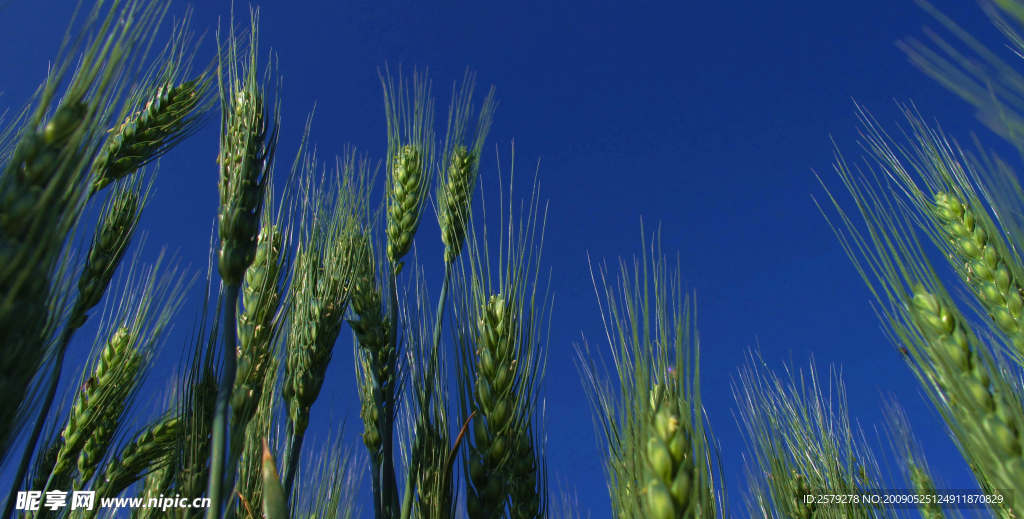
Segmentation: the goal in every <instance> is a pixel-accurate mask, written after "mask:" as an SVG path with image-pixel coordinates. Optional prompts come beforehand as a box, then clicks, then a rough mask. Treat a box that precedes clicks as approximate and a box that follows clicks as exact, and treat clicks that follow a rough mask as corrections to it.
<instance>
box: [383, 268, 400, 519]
mask: <svg viewBox="0 0 1024 519" xmlns="http://www.w3.org/2000/svg"><path fill="white" fill-rule="evenodd" d="M399 270H401V266H400V264H398V263H392V268H391V276H390V277H391V323H392V324H391V326H392V327H393V329H394V330H395V331H394V332H393V333H392V334H391V351H393V352H396V351H398V271H399ZM381 397H382V398H383V400H384V402H383V403H384V431H383V432H384V435H383V437H382V438H381V442H382V444H381V464H380V478H381V486H380V488H381V502H382V505H386V506H382V509H383V510H384V511H385V512H387V516H388V517H393V516H394V513H395V512H397V511H398V481H397V480H396V479H395V462H394V459H393V458H394V436H395V431H394V429H395V412H394V407H395V395H394V388H392V391H389V392H388V393H387V394H382V395H381Z"/></svg>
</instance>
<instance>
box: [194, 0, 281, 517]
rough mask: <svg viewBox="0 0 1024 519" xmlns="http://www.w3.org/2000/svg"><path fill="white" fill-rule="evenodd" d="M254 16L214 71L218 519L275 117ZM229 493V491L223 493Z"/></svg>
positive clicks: (213, 493) (214, 495)
mask: <svg viewBox="0 0 1024 519" xmlns="http://www.w3.org/2000/svg"><path fill="white" fill-rule="evenodd" d="M258 24H259V13H258V11H253V12H252V13H251V16H250V25H251V32H250V36H249V55H248V59H247V60H246V63H245V64H244V65H243V66H242V68H241V70H239V61H238V55H237V52H238V43H237V41H236V40H235V37H234V32H233V31H232V32H231V36H230V41H229V44H228V52H227V55H228V58H227V61H228V62H227V63H224V62H221V63H220V64H219V66H218V69H217V75H218V84H219V87H220V88H219V89H220V99H221V132H220V152H219V155H218V157H217V162H218V163H219V166H220V176H219V178H220V182H219V191H220V207H219V212H218V215H217V218H218V227H217V230H218V235H219V237H220V248H219V250H218V254H217V260H218V261H217V269H218V271H219V272H220V276H221V280H222V281H223V283H224V302H223V303H222V309H223V312H224V314H223V317H222V320H223V322H222V324H221V328H222V332H223V334H224V338H223V342H224V344H223V347H224V353H223V363H224V369H223V373H222V374H221V380H220V383H219V385H218V390H217V403H216V411H215V412H214V423H213V442H212V445H211V457H212V459H211V465H210V482H209V498H210V501H211V506H210V508H208V509H207V514H206V516H207V519H219V517H220V513H221V510H222V509H223V507H224V504H225V494H224V492H225V488H224V486H225V484H229V483H230V481H232V480H233V477H232V476H225V474H224V471H225V470H231V471H233V470H234V467H225V465H226V464H227V463H229V460H228V459H227V458H228V457H229V455H230V453H229V451H228V449H227V444H228V441H229V432H228V430H229V423H228V422H229V418H230V411H229V404H230V398H231V389H232V387H233V386H234V383H235V376H236V360H237V337H236V328H235V326H236V317H235V314H236V310H237V304H238V294H239V291H240V288H241V283H242V280H243V277H244V275H245V271H246V269H248V268H249V265H250V264H252V261H253V258H254V257H255V255H256V245H257V237H258V233H259V224H260V212H261V211H262V209H263V200H264V190H265V188H266V185H267V181H268V178H269V175H270V174H271V167H272V163H273V158H274V150H275V148H276V144H277V126H278V124H277V123H278V121H279V119H280V113H279V112H278V111H277V110H278V107H277V106H275V108H274V110H275V111H274V112H273V114H272V115H271V114H268V112H267V108H266V106H265V102H266V98H265V94H264V91H263V89H262V88H261V87H260V85H259V83H258V80H257V72H256V55H257V52H258V38H257V31H258V29H257V27H258ZM226 490H227V492H228V493H230V492H231V489H230V488H228V489H226Z"/></svg>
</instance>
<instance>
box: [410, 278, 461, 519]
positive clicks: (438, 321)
mask: <svg viewBox="0 0 1024 519" xmlns="http://www.w3.org/2000/svg"><path fill="white" fill-rule="evenodd" d="M451 275H452V264H451V263H447V262H446V263H445V264H444V281H443V282H442V284H441V295H440V296H438V298H437V312H436V315H435V317H434V349H433V350H432V351H431V352H430V362H429V363H428V364H427V378H426V379H424V380H428V381H429V380H433V379H434V372H435V371H436V369H437V349H438V348H440V347H441V326H442V324H443V322H444V305H445V301H446V300H447V299H448V285H449V280H450V279H451ZM432 394H433V393H432V392H429V391H428V392H427V398H426V405H425V406H424V409H423V411H424V412H425V411H426V409H429V408H430V397H431V396H432ZM408 472H409V473H408V474H406V477H405V495H404V497H403V499H402V518H401V519H409V516H410V514H411V513H412V501H413V492H415V490H416V489H415V488H413V487H414V485H413V477H414V474H413V471H412V470H411V469H410V470H409V471H408Z"/></svg>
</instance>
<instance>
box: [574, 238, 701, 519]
mask: <svg viewBox="0 0 1024 519" xmlns="http://www.w3.org/2000/svg"><path fill="white" fill-rule="evenodd" d="M591 276H592V277H593V279H594V287H595V291H596V292H597V294H598V298H599V304H600V307H601V310H602V314H603V315H604V320H605V323H606V336H607V338H608V341H609V342H610V344H609V347H610V348H611V350H612V354H613V358H614V359H615V364H614V371H615V374H614V375H615V378H613V379H611V380H609V377H608V375H607V374H605V373H604V370H603V367H602V366H599V365H598V364H597V361H596V360H594V359H596V358H597V353H596V352H593V351H592V350H591V349H590V346H589V345H588V344H587V343H586V342H584V344H583V345H582V346H581V347H578V348H577V354H578V356H579V363H578V365H579V367H580V371H581V372H582V375H583V379H584V383H585V386H584V387H585V388H586V389H587V395H588V397H589V398H590V401H591V403H592V405H593V406H594V410H595V412H596V414H597V417H598V419H597V425H598V432H599V433H600V435H601V438H602V440H603V441H604V443H605V444H606V445H607V453H608V454H607V455H606V458H605V460H604V462H605V470H606V472H607V475H608V490H609V493H610V497H611V500H612V509H613V513H614V514H615V515H616V516H617V517H627V518H640V517H690V516H692V517H716V516H717V515H718V514H719V513H720V512H719V503H718V500H719V498H720V489H719V488H716V485H715V478H714V475H713V472H712V465H711V463H712V461H711V460H712V456H711V449H710V447H709V439H708V438H709V433H708V432H707V426H706V424H705V421H704V416H703V411H702V409H703V408H702V406H701V392H700V355H699V351H700V348H699V340H698V336H697V332H696V327H695V323H694V311H693V309H692V305H693V303H692V301H691V300H690V298H689V297H686V296H685V295H684V294H683V292H682V290H681V288H680V286H679V284H680V280H679V274H678V271H676V272H672V271H670V270H669V267H668V261H667V259H666V258H665V257H664V256H663V255H662V252H661V248H660V242H659V241H658V240H657V239H654V240H652V242H651V245H650V247H649V249H648V248H647V247H645V248H644V252H643V255H642V257H641V258H637V259H634V260H633V262H632V265H630V264H629V263H627V262H626V261H624V260H620V266H619V273H618V276H617V279H614V280H611V279H609V274H608V269H607V267H605V266H601V267H600V268H599V269H598V270H596V271H595V270H592V271H591ZM613 281H615V282H613Z"/></svg>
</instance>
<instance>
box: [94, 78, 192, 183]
mask: <svg viewBox="0 0 1024 519" xmlns="http://www.w3.org/2000/svg"><path fill="white" fill-rule="evenodd" d="M208 84H209V81H208V80H207V79H205V78H202V79H194V80H190V81H186V82H184V83H181V84H178V85H172V84H170V83H167V84H163V85H160V86H159V87H157V88H156V90H155V91H154V92H153V95H152V97H150V99H149V100H148V101H146V104H145V105H144V106H143V107H142V108H141V109H140V110H138V111H136V112H135V113H132V114H131V115H129V116H128V117H126V118H125V120H124V122H122V123H121V124H119V125H118V126H117V127H115V128H113V129H111V131H110V136H109V137H108V138H107V141H106V142H105V143H104V144H103V147H102V148H101V149H100V152H99V155H97V156H96V159H95V160H94V161H93V165H92V167H93V170H94V173H93V174H94V176H95V179H94V180H93V183H92V188H91V189H92V191H93V192H96V191H100V190H101V189H103V188H105V187H107V186H108V185H110V184H111V183H112V182H114V181H116V180H118V179H120V178H123V177H125V176H128V175H130V174H132V173H135V172H136V171H138V169H139V168H141V167H143V166H145V165H146V164H148V163H150V162H152V161H154V160H156V159H157V158H159V157H160V156H161V155H163V154H164V153H166V152H167V151H168V150H169V149H170V148H172V147H173V146H174V145H175V144H177V143H178V142H179V141H180V140H182V139H183V138H185V137H187V136H188V135H189V134H190V133H192V132H193V131H195V127H196V125H197V123H198V118H197V114H196V112H195V111H196V109H197V108H198V107H199V106H200V105H201V103H202V102H203V98H204V96H205V91H206V89H207V88H208Z"/></svg>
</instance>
